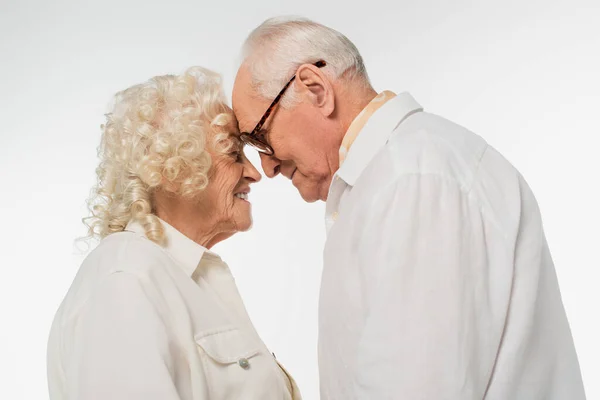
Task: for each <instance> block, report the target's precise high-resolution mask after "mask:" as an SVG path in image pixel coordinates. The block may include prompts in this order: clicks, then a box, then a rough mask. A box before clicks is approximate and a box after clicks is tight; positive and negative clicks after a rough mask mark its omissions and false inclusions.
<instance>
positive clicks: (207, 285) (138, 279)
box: [48, 223, 300, 400]
mask: <svg viewBox="0 0 600 400" xmlns="http://www.w3.org/2000/svg"><path fill="white" fill-rule="evenodd" d="M163 225H164V227H165V230H166V237H167V241H168V245H167V246H166V247H164V248H163V247H160V246H158V245H156V244H154V243H153V242H151V241H150V240H148V239H147V238H146V237H145V236H144V233H143V229H142V227H141V226H140V225H138V224H130V225H129V226H128V227H127V231H126V232H122V233H114V234H111V235H110V236H108V237H107V238H105V239H104V240H103V241H102V242H101V243H100V244H99V246H98V247H97V248H96V249H95V250H94V251H93V252H92V253H91V254H90V255H89V256H88V257H87V258H86V260H85V261H84V262H83V264H82V266H81V268H80V270H79V272H78V274H77V276H76V278H75V280H74V282H73V285H72V286H71V288H70V290H69V292H68V294H67V296H66V298H65V299H64V301H63V303H62V304H61V306H60V308H59V310H58V312H57V314H56V317H55V319H54V323H53V325H52V330H51V334H50V340H49V344H48V381H49V389H50V399H51V400H96V399H97V400H109V399H110V400H138V399H139V400H183V399H185V400H208V399H210V400H220V399H256V400H268V399H272V400H282V399H284V400H292V399H294V400H296V399H300V395H299V391H298V389H297V387H296V386H295V383H294V382H293V380H291V378H289V379H288V376H287V375H286V373H285V372H284V371H283V370H282V369H281V368H280V366H279V365H278V363H277V361H276V360H275V359H274V356H273V355H272V354H271V353H270V352H269V351H268V350H267V348H266V347H265V345H264V344H263V342H262V341H261V340H260V338H259V337H258V334H257V333H256V331H255V329H254V327H253V326H252V323H251V322H250V319H249V318H248V314H247V313H246V309H245V308H244V305H243V303H242V300H241V298H240V295H239V293H238V291H237V288H236V285H235V282H234V279H233V277H232V275H231V273H230V271H229V268H228V267H227V265H226V264H225V263H224V262H223V261H222V260H221V259H220V258H219V257H218V256H217V255H216V254H214V253H211V252H209V251H207V250H206V249H205V248H203V247H202V246H200V245H198V244H196V243H195V242H193V241H192V240H190V239H188V238H187V237H185V236H184V235H183V234H181V233H180V232H178V231H177V230H176V229H175V228H173V227H171V226H169V225H168V224H166V223H163ZM290 391H293V394H291V393H290Z"/></svg>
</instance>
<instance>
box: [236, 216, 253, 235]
mask: <svg viewBox="0 0 600 400" xmlns="http://www.w3.org/2000/svg"><path fill="white" fill-rule="evenodd" d="M235 227H236V228H237V231H238V232H246V231H249V230H250V229H251V228H252V216H250V215H249V216H247V217H242V218H238V220H237V221H236V224H235Z"/></svg>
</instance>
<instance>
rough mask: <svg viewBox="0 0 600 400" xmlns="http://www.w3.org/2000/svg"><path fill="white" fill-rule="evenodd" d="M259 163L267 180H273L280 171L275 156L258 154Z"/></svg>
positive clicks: (279, 163) (279, 162) (278, 161)
mask: <svg viewBox="0 0 600 400" xmlns="http://www.w3.org/2000/svg"><path fill="white" fill-rule="evenodd" d="M260 163H261V164H262V168H263V171H265V175H267V176H268V177H269V178H275V177H276V176H277V175H278V174H279V170H280V169H281V161H280V160H279V159H278V158H277V157H275V156H268V155H266V154H263V153H260Z"/></svg>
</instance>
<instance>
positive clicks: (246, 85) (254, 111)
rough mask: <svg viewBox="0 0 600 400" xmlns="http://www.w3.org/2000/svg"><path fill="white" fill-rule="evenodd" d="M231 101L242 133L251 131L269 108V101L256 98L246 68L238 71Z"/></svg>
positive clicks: (243, 67) (248, 71)
mask: <svg viewBox="0 0 600 400" xmlns="http://www.w3.org/2000/svg"><path fill="white" fill-rule="evenodd" d="M231 100H232V106H233V112H234V113H235V117H236V118H237V120H238V124H239V127H240V130H242V131H249V130H252V129H253V128H254V126H255V125H256V124H257V123H258V121H259V119H260V118H261V117H262V115H263V114H264V112H265V111H266V110H267V107H268V106H269V101H267V100H266V99H263V98H261V97H260V96H258V95H257V93H256V91H255V90H254V88H253V86H252V78H251V75H250V70H249V69H248V67H246V66H242V67H240V69H239V71H238V74H237V76H236V78H235V83H234V85H233V94H232V96H231Z"/></svg>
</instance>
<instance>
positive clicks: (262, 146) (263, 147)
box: [240, 133, 273, 156]
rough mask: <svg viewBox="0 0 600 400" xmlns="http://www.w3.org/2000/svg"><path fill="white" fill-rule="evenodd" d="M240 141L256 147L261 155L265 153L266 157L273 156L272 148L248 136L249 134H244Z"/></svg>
mask: <svg viewBox="0 0 600 400" xmlns="http://www.w3.org/2000/svg"><path fill="white" fill-rule="evenodd" d="M240 140H241V141H242V142H244V143H245V144H247V145H249V146H251V147H254V148H255V149H256V150H258V151H259V152H261V153H264V154H266V155H269V156H271V155H273V149H272V148H271V146H269V145H268V144H266V143H263V142H261V141H260V140H257V139H255V138H253V137H252V136H250V135H248V134H245V133H244V134H242V135H240Z"/></svg>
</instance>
